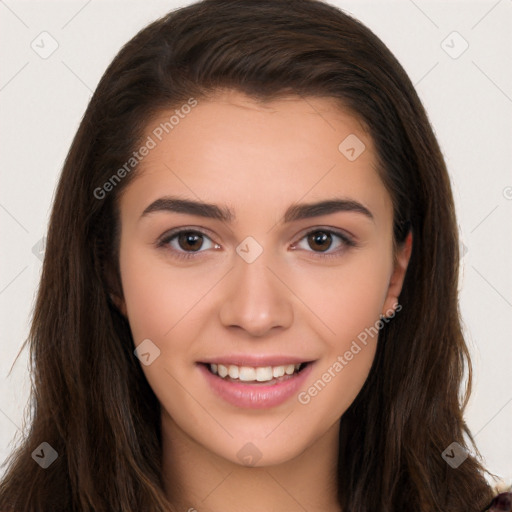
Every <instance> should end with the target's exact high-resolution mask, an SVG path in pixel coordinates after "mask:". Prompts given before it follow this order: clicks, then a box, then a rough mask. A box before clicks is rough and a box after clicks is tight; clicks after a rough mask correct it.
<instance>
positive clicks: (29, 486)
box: [0, 0, 492, 512]
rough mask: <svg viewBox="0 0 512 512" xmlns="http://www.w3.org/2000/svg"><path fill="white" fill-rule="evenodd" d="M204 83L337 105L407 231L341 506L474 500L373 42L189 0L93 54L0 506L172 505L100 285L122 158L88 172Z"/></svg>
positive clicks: (453, 306)
mask: <svg viewBox="0 0 512 512" xmlns="http://www.w3.org/2000/svg"><path fill="white" fill-rule="evenodd" d="M221 88H230V89H235V90H238V91H241V92H244V93H246V94H248V95H250V96H252V97H254V98H257V99H261V100H272V99H275V98H279V97H280V96H281V95H284V94H289V93H290V92H291V93H295V94H298V95H302V96H303V97H307V96H318V97H330V98H334V99H336V100H338V101H339V105H340V108H343V109H350V111H352V112H354V113H355V114H356V115H357V116H358V118H359V119H360V120H361V121H362V122H363V123H364V124H365V126H366V127H367V129H368V131H369V133H370V135H371V136H372V138H373V141H374V144H375V147H376V150H377V155H378V160H379V172H380V174H381V177H382V180H383V182H384V184H385V186H386V188H387V190H388V191H389V193H390V195H391V198H392V200H393V205H394V238H395V244H400V243H402V242H403V241H404V238H405V236H406V234H407V232H408V231H409V230H412V232H413V235H414V238H413V239H414V244H413V251H412V256H411V260H410V264H409V268H408V271H407V274H406V278H405V283H404V286H403V291H402V293H401V296H400V304H401V305H402V310H401V312H400V314H398V315H397V316H396V317H395V318H394V319H393V320H392V321H391V322H389V323H387V324H386V325H385V327H384V328H383V329H382V330H381V332H380V335H379V343H378V348H377V353H376V356H375V359H374V362H373V366H372V369H371V371H370V375H369V377H368V379H367V381H366V383H365V385H364V387H363V389H362V390H361V392H360V393H359V395H358V396H357V398H356V399H355V401H354V402H353V404H352V405H351V406H350V408H349V409H348V410H347V412H346V413H345V414H344V415H343V417H342V419H341V429H340V453H339V470H338V475H337V481H338V488H339V501H340V504H341V505H342V507H343V510H346V511H350V512H370V511H372V512H374V511H376V510H379V511H383V512H385V511H388V512H390V511H397V512H398V511H400V512H403V511H412V510H415V511H422V512H426V511H434V510H436V511H437V510H439V511H441V510H442V511H463V510H464V511H479V510H481V509H482V508H483V507H484V506H485V505H486V504H487V503H488V502H489V501H490V499H491V497H492V489H491V488H490V486H489V485H488V484H487V482H486V480H485V478H484V473H485V471H484V468H483V467H482V466H481V464H480V463H479V460H478V458H477V456H473V455H471V454H470V455H469V456H468V458H467V459H466V460H465V461H464V462H463V463H462V464H461V465H460V466H459V467H457V468H452V467H451V466H450V465H449V464H447V463H446V462H445V460H444V459H443V457H442V456H441V454H442V452H443V451H444V450H445V449H446V448H447V447H448V446H449V445H450V444H451V443H453V442H457V443H459V445H460V446H461V447H464V448H465V449H466V450H467V451H468V452H469V451H470V450H472V451H473V452H474V453H476V454H477V455H478V451H477V450H476V448H475V447H474V442H473V439H472V437H471V434H470V432H469V430H468V428H467V426H466V424H465V422H464V419H463V411H464V407H465V405H466V402H467V399H468V396H469V392H470V390H471V366H470V360H469V353H468V349H467V347H466V344H465V341H464V338H463V335H462V332H461V323H460V317H459V311H458V297H457V286H458V265H459V263H458V262H459V253H458V247H459V246H458V236H457V224H456V220H455V213H454V204H453V199H452V193H451V189H450V182H449V177H448V173H447V170H446V167H445V163H444V161H443V157H442V154H441V152H440V149H439V146H438V143H437V141H436V139H435V137H434V135H433V132H432V129H431V126H430V124H429V121H428V119H427V115H426V113H425V111H424V108H423V106H422V105H421V103H420V100H419V98H418V96H417V94H416V92H415V90H414V88H413V85H412V84H411V82H410V80H409V78H408V77H407V75H406V73H405V71H404V70H403V68H402V67H401V66H400V64H399V63H398V61H397V60H396V59H395V57H394V56H393V55H392V54H391V52H390V51H389V50H388V49H387V47H386V46H385V45H384V44H383V43H382V42H381V41H380V40H379V39H378V38H377V37H376V36H375V35H374V34H373V33H372V32H371V31H370V30H369V29H368V28H366V27H365V26H363V25H362V24H361V23H359V22H358V21H356V20H354V19H353V18H351V17H350V16H348V15H346V14H345V13H343V12H342V11H341V10H339V9H337V8H335V7H333V6H330V5H328V4H325V3H322V2H319V1H314V0H286V1H285V0H205V1H203V2H199V3H196V4H193V5H190V6H187V7H185V8H182V9H179V10H176V11H173V12H171V13H170V14H168V15H167V16H165V17H163V18H161V19H159V20H157V21H155V22H154V23H152V24H150V25H149V26H148V27H146V28H145V29H143V30H142V31H141V32H139V33H138V34H137V35H136V36H135V37H134V38H133V39H132V40H130V41H129V42H128V43H127V44H126V45H125V46H124V47H123V48H122V49H121V51H120V52H119V54H118V55H117V56H116V58H115V59H114V61H113V62H112V63H111V65H110V66H109V67H108V69H107V71H106V72H105V74H104V76H103V77H102V79H101V81H100V83H99V85H98V87H97V89H96V91H95V93H94V95H93V97H92V99H91V101H90V103H89V106H88V107H87V110H86V113H85V116H84V118H83V120H82V122H81V124H80V127H79V129H78V132H77V134H76V136H75V138H74V141H73V143H72V146H71V149H70V151H69V154H68V156H67V159H66V162H65V164H64V168H63V171H62V175H61V177H60V181H59V184H58V189H57V192H56V196H55V200H54V205H53V211H52V215H51V220H50V225H49V231H48V237H47V248H46V254H45V258H44V264H43V270H42V278H41V283H40V288H39V292H38V297H37V303H36V307H35V312H34V317H33V322H32V328H31V332H30V336H29V338H28V340H27V341H28V343H29V347H30V354H31V362H32V367H33V372H32V375H33V390H32V396H31V399H32V400H31V418H30V428H29V432H28V433H27V434H26V437H25V439H24V441H23V443H22V444H21V446H19V447H18V449H17V450H16V451H15V452H14V453H13V454H12V456H11V458H10V465H9V467H8V471H7V472H6V475H5V477H4V479H3V482H2V484H1V486H0V509H1V510H2V511H4V512H9V511H14V510H15V511H16V512H21V511H23V512H28V511H39V512H46V511H48V512H50V511H51V512H58V511H66V512H69V511H96V512H100V511H105V512H107V511H108V512H111V511H113V510H115V511H132V510H137V511H139V510H140V511H144V512H157V511H160V512H161V511H164V510H172V507H171V506H170V504H169V503H168V502H167V500H166V497H165V493H164V491H163V485H162V476H161V431H160V428H161V427H160V409H159V403H158V400H157V399H156V397H155V395H154V393H153V392H152V390H151V388H150V387H149V385H148V383H147V381H146V379H145V377H144V374H143V372H142V370H141V367H140V364H139V362H138V360H137V359H136V358H135V356H134V354H133V349H134V344H133V340H132V337H131V333H130V329H129V325H128V323H127V321H126V319H125V318H124V317H123V316H122V315H121V314H120V313H119V312H118V310H117V309H116V307H115V305H114V303H113V302H112V300H111V298H110V293H117V294H121V293H122V290H121V286H120V279H119V271H118V243H119V217H118V203H117V198H118V197H119V194H120V192H121V191H122V190H123V189H124V187H126V185H127V184H128V183H130V180H131V179H132V178H133V175H134V174H135V173H136V172H137V170H136V168H135V169H134V170H133V171H131V172H126V173H124V174H126V175H124V174H123V176H122V179H121V180H118V182H116V183H115V186H114V185H112V186H110V187H106V186H105V185H104V184H105V183H107V182H109V180H111V178H112V176H113V174H115V173H116V171H117V170H118V169H119V168H121V167H122V166H123V165H125V164H126V162H127V161H128V160H129V159H130V157H131V155H132V153H133V151H134V150H135V149H137V147H139V145H140V144H141V137H142V133H143V130H144V129H145V128H146V126H147V123H148V122H149V120H150V119H151V117H152V116H153V115H154V114H155V113H157V112H158V111H159V110H161V109H163V108H165V109H169V108H175V107H179V106H180V105H183V104H185V103H187V102H188V101H189V100H190V99H191V98H194V99H195V100H196V101H201V99H205V98H206V99H207V98H208V97H210V95H211V94H213V93H215V91H218V90H219V89H221ZM118 176H119V175H118ZM110 183H111V184H112V182H110ZM99 189H101V190H102V191H103V192H102V193H101V194H99V193H98V190H99ZM105 190H108V193H104V192H105ZM465 372H466V374H467V383H466V386H465V387H461V386H462V383H463V379H464V375H465ZM42 442H47V443H48V444H50V445H51V446H52V447H53V448H54V449H55V451H56V452H57V453H58V458H57V460H56V461H55V462H54V463H53V464H52V465H51V466H50V467H48V468H47V469H42V468H41V467H40V466H39V465H38V464H36V463H35V462H34V460H33V459H32V457H31V454H32V452H33V451H34V450H35V449H36V448H37V447H38V446H39V445H40V444H41V443H42Z"/></svg>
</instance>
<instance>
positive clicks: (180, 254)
mask: <svg viewBox="0 0 512 512" xmlns="http://www.w3.org/2000/svg"><path fill="white" fill-rule="evenodd" d="M182 233H192V234H195V235H201V236H204V237H206V238H209V239H210V240H211V238H210V237H209V236H208V235H207V234H206V233H204V232H203V231H200V230H197V229H192V228H190V229H183V228H179V229H177V230H175V231H171V232H170V233H166V234H165V235H164V236H163V237H162V238H160V239H159V240H158V241H157V244H156V245H157V247H158V248H162V249H165V250H169V251H170V252H172V253H173V254H172V255H173V257H175V258H178V259H182V260H190V259H192V258H197V257H198V256H197V254H199V253H202V252H205V251H201V250H199V251H189V252H186V251H177V250H176V249H170V248H169V245H168V244H169V243H170V242H171V241H172V240H173V239H175V238H176V237H177V236H179V235H180V234H182ZM313 233H327V234H329V235H334V236H337V237H338V238H340V239H341V242H342V244H343V245H344V246H345V247H342V248H341V249H338V250H336V251H334V252H330V253H327V252H321V251H306V252H311V253H312V254H313V255H314V257H319V258H324V259H325V258H336V257H338V256H339V255H340V254H339V253H341V252H345V250H346V249H347V248H351V247H357V244H356V242H355V241H354V240H353V239H352V238H351V237H349V236H347V235H346V234H345V233H342V232H340V231H335V230H332V229H327V228H325V229H324V228H316V229H312V230H310V231H308V232H307V233H305V234H304V235H303V236H302V237H301V238H300V239H299V241H298V242H296V243H294V244H293V245H294V246H295V245H297V244H298V243H300V242H301V241H302V240H304V239H306V238H307V237H308V236H309V235H311V234H313ZM211 241H212V243H214V244H215V245H218V244H216V243H215V242H213V240H211ZM327 250H328V251H329V250H330V248H329V249H327Z"/></svg>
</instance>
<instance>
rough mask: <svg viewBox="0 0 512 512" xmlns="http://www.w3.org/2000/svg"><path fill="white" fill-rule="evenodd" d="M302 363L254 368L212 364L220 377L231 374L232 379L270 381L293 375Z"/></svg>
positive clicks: (211, 367) (213, 369) (212, 368)
mask: <svg viewBox="0 0 512 512" xmlns="http://www.w3.org/2000/svg"><path fill="white" fill-rule="evenodd" d="M300 366H301V363H297V364H287V365H282V366H259V367H257V368H253V367H251V366H237V365H234V364H230V365H223V364H213V363H212V364H210V370H211V371H212V373H214V374H216V375H218V376H219V377H222V378H224V377H226V376H228V375H229V376H230V377H231V378H232V379H239V380H241V381H243V382H251V381H257V382H268V381H270V380H272V379H277V378H279V377H282V376H283V375H285V374H286V375H292V374H293V373H295V372H296V371H298V369H299V368H300Z"/></svg>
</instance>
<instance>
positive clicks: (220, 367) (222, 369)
mask: <svg viewBox="0 0 512 512" xmlns="http://www.w3.org/2000/svg"><path fill="white" fill-rule="evenodd" d="M217 373H218V374H219V377H222V378H224V377H225V376H226V375H227V374H228V369H227V368H226V367H225V366H224V365H223V364H219V365H218V366H217Z"/></svg>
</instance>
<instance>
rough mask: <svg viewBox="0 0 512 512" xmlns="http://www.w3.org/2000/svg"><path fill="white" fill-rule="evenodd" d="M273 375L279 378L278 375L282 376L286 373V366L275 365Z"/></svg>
mask: <svg viewBox="0 0 512 512" xmlns="http://www.w3.org/2000/svg"><path fill="white" fill-rule="evenodd" d="M272 375H273V376H274V377H275V378H276V379H277V378H278V377H282V376H283V375H284V366H275V367H274V368H273V369H272Z"/></svg>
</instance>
